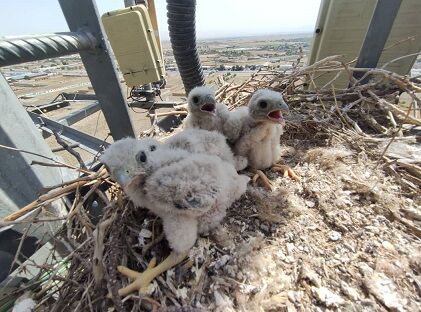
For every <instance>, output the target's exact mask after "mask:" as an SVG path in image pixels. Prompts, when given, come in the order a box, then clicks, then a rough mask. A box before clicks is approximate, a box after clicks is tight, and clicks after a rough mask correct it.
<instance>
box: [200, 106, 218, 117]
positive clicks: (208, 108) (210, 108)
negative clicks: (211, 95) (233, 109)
mask: <svg viewBox="0 0 421 312" xmlns="http://www.w3.org/2000/svg"><path fill="white" fill-rule="evenodd" d="M200 110H201V111H202V112H206V113H211V114H215V110H216V107H215V104H214V103H205V104H203V105H202V106H200Z"/></svg>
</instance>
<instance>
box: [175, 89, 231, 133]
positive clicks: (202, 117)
mask: <svg viewBox="0 0 421 312" xmlns="http://www.w3.org/2000/svg"><path fill="white" fill-rule="evenodd" d="M187 109H188V111H189V113H188V115H187V117H186V119H185V120H184V125H183V126H184V128H185V129H187V128H200V129H204V130H209V131H213V130H215V131H218V132H221V133H222V132H223V125H224V123H225V122H226V120H227V119H228V116H229V113H230V112H229V110H228V107H227V106H226V105H224V104H222V103H217V102H216V99H215V93H214V92H213V90H212V89H211V88H209V87H206V86H201V87H195V88H194V89H193V90H191V91H190V93H189V95H188V97H187Z"/></svg>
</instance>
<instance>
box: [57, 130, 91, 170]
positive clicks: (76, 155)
mask: <svg viewBox="0 0 421 312" xmlns="http://www.w3.org/2000/svg"><path fill="white" fill-rule="evenodd" d="M52 132H53V134H54V137H55V138H56V141H57V143H58V144H60V145H61V146H62V147H63V148H64V149H65V150H66V151H68V152H69V153H70V154H71V155H73V156H74V157H75V158H76V160H77V161H78V162H79V164H80V167H81V168H82V169H85V170H87V169H88V168H87V167H86V165H85V163H84V161H83V160H82V157H81V156H80V154H79V153H78V152H76V151H75V150H74V149H73V148H72V147H71V146H70V145H69V144H67V143H66V142H64V141H63V139H62V138H61V137H60V135H59V134H58V133H57V131H54V130H52Z"/></svg>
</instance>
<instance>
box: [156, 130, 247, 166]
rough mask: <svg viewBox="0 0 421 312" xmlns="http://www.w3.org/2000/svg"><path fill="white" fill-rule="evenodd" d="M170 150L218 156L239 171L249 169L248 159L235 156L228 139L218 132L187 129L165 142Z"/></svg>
mask: <svg viewBox="0 0 421 312" xmlns="http://www.w3.org/2000/svg"><path fill="white" fill-rule="evenodd" d="M164 143H165V145H166V146H167V147H169V148H180V149H183V150H186V151H188V152H191V153H202V154H207V155H214V156H218V157H219V158H221V159H222V160H224V161H226V162H228V163H230V164H232V165H233V166H234V167H235V169H236V170H237V171H239V170H243V169H245V168H246V167H247V158H246V157H244V156H234V154H233V153H232V151H231V148H230V147H229V145H228V144H227V140H226V138H225V137H224V136H223V135H222V134H221V133H219V132H217V131H207V130H202V129H186V130H183V131H181V132H178V133H176V134H174V135H173V136H171V137H169V138H168V139H167V140H165V142H164Z"/></svg>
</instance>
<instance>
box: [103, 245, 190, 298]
mask: <svg viewBox="0 0 421 312" xmlns="http://www.w3.org/2000/svg"><path fill="white" fill-rule="evenodd" d="M186 256H187V253H183V254H177V253H175V252H172V253H171V254H170V255H169V256H168V257H167V258H166V259H165V260H164V261H163V262H161V263H160V264H158V265H156V258H152V260H151V261H150V262H149V264H148V266H147V268H146V270H145V271H144V272H137V271H134V270H131V269H129V268H127V267H125V266H123V265H120V266H118V267H117V270H118V271H119V272H120V273H121V274H123V275H125V276H127V277H128V278H129V279H130V280H131V281H133V282H132V283H130V284H129V285H127V286H126V287H123V288H121V289H119V290H118V295H119V296H127V295H128V294H130V293H132V292H134V291H136V290H137V291H138V292H139V294H142V293H146V292H147V290H148V286H149V284H150V283H151V282H152V281H153V280H154V279H155V278H156V277H157V276H159V275H160V274H161V273H164V272H165V271H167V270H169V269H171V268H172V267H173V266H175V265H177V264H179V263H180V262H181V261H183V259H184V258H185V257H186ZM107 297H109V298H110V297H111V295H110V294H108V296H107Z"/></svg>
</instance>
